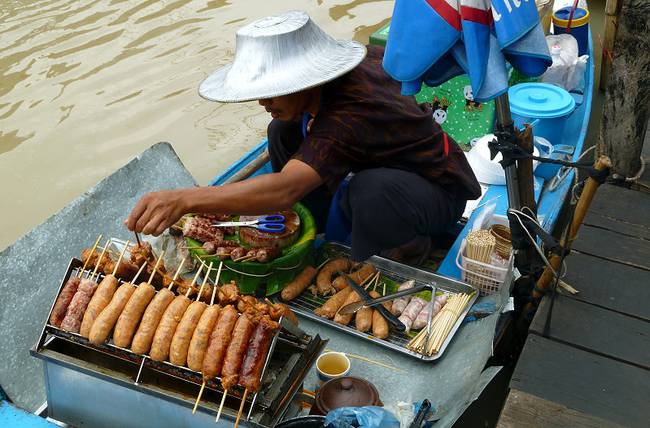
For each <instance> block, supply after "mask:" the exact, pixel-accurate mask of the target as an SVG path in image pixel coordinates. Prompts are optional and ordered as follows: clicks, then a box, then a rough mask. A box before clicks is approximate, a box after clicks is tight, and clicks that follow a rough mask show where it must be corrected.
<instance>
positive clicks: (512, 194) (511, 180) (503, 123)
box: [494, 92, 521, 210]
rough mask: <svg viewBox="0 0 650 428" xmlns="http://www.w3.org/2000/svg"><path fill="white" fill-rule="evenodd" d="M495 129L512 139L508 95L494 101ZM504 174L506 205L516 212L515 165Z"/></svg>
mask: <svg viewBox="0 0 650 428" xmlns="http://www.w3.org/2000/svg"><path fill="white" fill-rule="evenodd" d="M494 104H495V110H496V117H497V129H499V130H500V131H506V132H509V133H510V135H511V136H512V138H513V139H514V135H515V127H514V122H513V121H512V115H511V114H510V101H509V100H508V93H507V92H506V93H505V94H503V95H500V96H498V97H497V98H496V99H495V100H494ZM504 169H505V173H506V189H507V190H508V205H509V206H510V208H514V209H516V210H519V209H521V198H520V197H519V180H518V178H517V165H516V164H514V163H513V164H512V165H508V166H507V167H505V168H504Z"/></svg>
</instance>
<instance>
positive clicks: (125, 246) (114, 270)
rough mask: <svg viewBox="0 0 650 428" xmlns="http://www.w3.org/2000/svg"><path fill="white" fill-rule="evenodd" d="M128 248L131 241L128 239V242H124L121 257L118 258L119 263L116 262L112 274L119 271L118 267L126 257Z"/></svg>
mask: <svg viewBox="0 0 650 428" xmlns="http://www.w3.org/2000/svg"><path fill="white" fill-rule="evenodd" d="M127 248H129V241H126V244H124V248H122V252H121V253H120V257H119V258H118V259H117V263H115V267H114V268H113V273H112V274H111V275H113V276H115V274H116V273H117V268H118V267H120V263H122V258H124V253H125V252H126V249H127Z"/></svg>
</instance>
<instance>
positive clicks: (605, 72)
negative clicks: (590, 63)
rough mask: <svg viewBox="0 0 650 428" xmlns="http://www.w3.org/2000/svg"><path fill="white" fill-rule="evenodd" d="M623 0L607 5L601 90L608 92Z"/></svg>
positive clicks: (601, 67) (609, 2)
mask: <svg viewBox="0 0 650 428" xmlns="http://www.w3.org/2000/svg"><path fill="white" fill-rule="evenodd" d="M621 4H622V0H607V3H606V4H605V33H604V40H603V52H602V61H601V63H600V90H601V91H603V92H604V91H606V90H607V82H608V81H609V75H610V72H611V70H612V58H613V53H612V52H613V51H614V40H615V39H616V28H617V27H618V14H619V13H620V12H621Z"/></svg>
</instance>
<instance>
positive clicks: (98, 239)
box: [79, 235, 102, 278]
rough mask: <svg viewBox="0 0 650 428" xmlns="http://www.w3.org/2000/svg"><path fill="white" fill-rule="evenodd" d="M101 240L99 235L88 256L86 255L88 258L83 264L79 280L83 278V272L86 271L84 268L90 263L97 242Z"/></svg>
mask: <svg viewBox="0 0 650 428" xmlns="http://www.w3.org/2000/svg"><path fill="white" fill-rule="evenodd" d="M101 240H102V235H99V236H98V237H97V240H96V241H95V244H94V245H93V248H92V249H91V250H90V254H89V255H88V258H87V259H86V261H85V262H84V265H83V267H82V268H81V271H80V272H79V278H83V276H84V271H85V270H86V267H88V263H89V262H90V259H91V258H92V255H93V254H95V250H96V249H97V246H98V245H99V241H101Z"/></svg>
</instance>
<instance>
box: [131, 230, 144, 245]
mask: <svg viewBox="0 0 650 428" xmlns="http://www.w3.org/2000/svg"><path fill="white" fill-rule="evenodd" d="M133 233H135V242H137V243H138V247H140V246H142V242H140V235H138V232H133Z"/></svg>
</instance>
